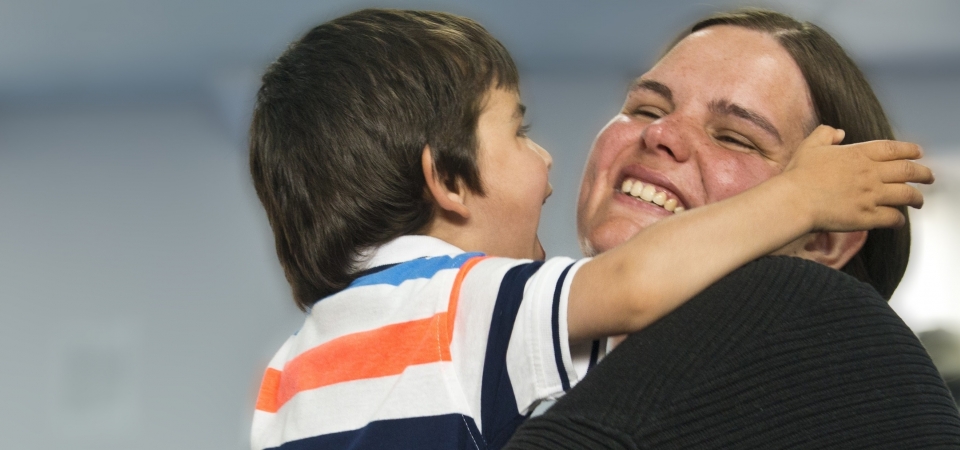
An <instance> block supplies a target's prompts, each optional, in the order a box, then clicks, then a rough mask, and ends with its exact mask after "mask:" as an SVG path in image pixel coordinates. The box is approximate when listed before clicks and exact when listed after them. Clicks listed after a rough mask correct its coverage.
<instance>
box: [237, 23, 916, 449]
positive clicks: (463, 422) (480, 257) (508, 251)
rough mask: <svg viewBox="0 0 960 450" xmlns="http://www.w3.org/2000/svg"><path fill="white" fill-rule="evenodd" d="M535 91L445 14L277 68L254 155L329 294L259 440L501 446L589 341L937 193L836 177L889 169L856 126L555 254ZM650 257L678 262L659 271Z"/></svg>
mask: <svg viewBox="0 0 960 450" xmlns="http://www.w3.org/2000/svg"><path fill="white" fill-rule="evenodd" d="M523 109H524V108H523V106H522V105H521V104H520V103H519V95H518V76H517V72H516V68H515V67H514V65H513V61H512V60H511V59H510V56H509V54H508V53H507V52H506V50H505V49H504V48H503V47H502V45H500V44H499V43H498V42H497V41H496V40H495V39H493V38H492V37H491V36H490V35H489V34H488V33H486V31H485V30H484V29H483V28H481V27H480V26H479V25H477V24H476V23H474V22H472V21H470V20H468V19H464V18H461V17H457V16H453V15H449V14H443V13H428V12H404V11H384V10H364V11H359V12H357V13H353V14H350V15H347V16H344V17H341V18H339V19H336V20H333V21H331V22H328V23H326V24H323V25H320V26H318V27H316V28H314V29H313V30H311V31H310V32H309V33H308V34H307V35H306V36H304V37H303V38H302V39H301V40H300V41H298V42H297V43H295V44H294V45H293V46H291V48H290V49H288V50H287V52H286V53H284V55H282V56H281V57H280V58H279V59H278V61H277V62H276V63H275V64H274V65H273V66H271V68H270V69H269V70H268V71H267V73H266V75H264V78H263V87H262V88H261V90H260V93H259V96H258V102H257V107H256V111H255V113H254V119H253V125H252V128H251V172H252V174H253V178H254V183H255V185H256V188H257V193H258V195H259V196H260V199H261V201H262V202H263V204H264V207H265V209H266V210H267V215H268V217H269V219H270V223H271V225H272V227H273V229H274V233H275V237H276V244H277V253H278V256H279V258H280V261H281V264H282V265H283V266H284V269H285V272H286V275H287V279H288V281H289V282H290V284H291V286H292V287H293V292H294V297H295V299H296V301H297V304H298V305H299V306H300V307H301V308H303V309H309V310H310V313H309V316H308V318H307V320H306V323H305V324H304V326H303V328H302V329H301V330H300V331H299V332H298V333H297V334H296V335H295V336H293V337H291V338H290V339H289V340H288V341H287V342H286V343H285V344H284V345H283V347H282V348H281V349H280V350H279V352H278V353H277V355H276V356H275V357H274V359H273V360H272V361H271V362H270V365H269V367H268V369H267V372H266V374H265V376H264V381H263V384H262V387H261V391H260V396H259V398H258V401H257V411H256V413H255V417H254V424H253V447H254V448H273V447H281V448H365V447H391V448H499V447H501V446H503V445H504V444H505V443H506V441H507V439H509V437H510V435H511V434H512V433H513V430H514V429H515V428H516V427H517V426H518V425H519V423H521V422H522V421H523V420H524V418H525V415H526V414H528V413H529V412H530V410H531V409H532V408H533V407H534V406H535V405H536V404H537V403H538V402H539V401H540V400H543V399H547V398H553V397H557V396H559V395H562V394H563V392H564V391H566V390H567V389H569V388H570V386H571V385H573V384H575V383H576V382H577V381H578V380H579V379H580V378H581V377H582V376H583V374H582V373H581V372H578V371H577V370H576V369H574V368H573V360H572V357H571V343H579V342H588V343H589V341H590V340H591V339H596V338H600V337H605V336H610V335H616V334H622V333H628V332H632V331H636V330H638V329H640V328H643V327H644V326H646V325H647V324H649V323H651V322H653V321H655V320H657V319H658V318H660V317H662V316H663V315H665V314H666V313H668V312H669V311H671V310H672V309H674V308H675V307H676V306H678V305H679V304H680V303H682V302H683V301H685V300H687V299H689V298H690V297H692V296H693V295H694V294H696V293H697V292H699V291H700V290H702V289H703V288H705V287H706V286H708V285H709V284H710V283H712V282H713V281H715V280H717V279H718V278H720V277H721V276H723V275H724V274H726V273H728V272H730V271H732V270H733V269H735V268H736V267H738V266H740V265H742V264H744V263H746V262H747V261H750V260H752V259H754V258H756V257H758V256H761V255H764V254H767V253H769V252H771V251H773V250H775V249H777V248H779V247H781V246H783V245H785V244H787V243H788V242H790V241H792V240H793V239H795V238H797V237H799V236H800V235H802V234H804V233H806V232H808V231H811V230H814V229H817V230H821V229H830V230H837V231H845V230H851V229H869V228H874V227H877V226H892V225H896V224H898V223H899V221H900V220H902V216H900V215H899V213H897V212H896V211H895V210H893V209H892V208H886V207H880V208H867V209H868V210H867V211H865V210H864V209H863V208H862V205H864V204H869V205H877V204H882V205H891V204H894V205H899V204H914V205H917V204H918V203H919V201H920V198H919V194H918V193H917V192H916V191H915V190H912V189H910V190H908V193H907V194H900V195H899V196H897V197H896V200H890V199H887V200H886V201H881V199H884V198H886V197H889V194H890V192H891V190H892V189H893V188H894V187H892V186H889V185H884V184H883V183H882V182H880V181H878V180H877V179H878V178H879V177H857V178H856V179H855V180H844V177H842V176H836V175H837V174H852V173H854V172H853V171H854V170H860V171H863V170H868V171H869V172H870V173H872V174H875V173H877V172H880V169H879V165H878V163H874V162H873V161H869V160H868V158H859V159H857V158H848V159H846V160H845V161H851V160H855V161H854V162H852V163H851V162H846V163H839V161H840V159H838V158H837V157H836V156H835V155H836V154H837V153H836V152H838V151H840V150H837V149H835V148H829V147H827V146H828V145H829V144H831V143H832V142H839V140H840V138H841V136H840V133H836V132H834V130H832V129H829V128H826V127H823V128H820V129H818V130H817V131H815V132H814V133H813V135H812V136H811V137H810V138H808V140H807V141H805V144H804V145H802V146H801V149H800V150H798V153H797V158H795V163H794V164H792V165H791V166H789V167H788V168H787V169H786V170H785V171H784V173H783V174H782V175H780V176H776V177H774V178H773V179H771V180H770V181H768V182H765V183H763V184H761V185H760V186H758V187H757V188H755V189H752V190H750V191H747V192H745V193H744V194H741V195H739V196H736V197H733V198H731V199H728V200H725V201H723V202H719V203H716V204H713V205H709V206H704V207H701V208H697V209H695V210H692V211H687V212H683V213H682V214H679V215H677V216H675V217H672V218H670V219H667V220H665V221H663V223H664V225H657V226H651V227H649V228H647V229H646V230H644V231H643V232H641V233H640V234H638V235H637V236H636V237H635V238H633V239H631V240H630V241H628V242H627V243H626V244H624V245H623V246H621V247H618V248H616V249H614V250H611V251H609V252H607V253H605V254H603V255H601V256H598V257H596V258H594V259H588V260H579V261H575V260H573V259H569V258H551V259H549V260H547V261H540V260H542V259H543V257H544V255H543V249H542V248H541V247H540V244H539V242H538V240H537V236H536V230H537V226H538V222H539V215H540V208H541V206H542V204H543V202H544V201H545V200H546V198H547V196H549V194H550V185H549V182H548V177H547V174H548V171H549V167H550V163H551V159H550V156H549V154H548V153H546V151H544V150H543V149H542V148H540V147H539V146H537V145H536V144H535V143H533V142H532V141H531V140H530V139H528V138H527V137H526V136H525V127H524V126H523V123H522V121H523ZM849 151H850V152H859V153H860V154H862V155H867V156H869V155H870V154H871V152H875V151H876V148H875V147H870V146H859V147H853V148H851V149H850V150H849ZM831 152H833V153H831ZM908 156H916V155H909V154H904V155H902V156H898V158H902V157H908ZM838 165H839V167H837V166H838ZM921 172H922V171H921ZM831 175H832V176H831ZM861 178H862V180H861ZM918 178H921V177H918ZM823 180H835V181H832V182H824V181H823ZM841 181H842V182H841ZM893 181H894V184H895V185H896V186H897V187H903V186H902V182H904V181H918V180H914V179H910V180H905V179H904V180H900V179H898V180H893ZM888 182H890V180H888ZM614 188H617V189H620V188H622V187H621V186H616V187H614V186H611V189H614ZM631 188H632V187H631ZM901 191H902V190H901ZM658 196H659V197H660V198H659V200H660V201H661V202H662V204H663V206H665V207H666V206H668V205H670V206H672V208H668V209H671V210H672V211H677V210H678V208H681V209H680V211H682V208H684V207H685V206H686V205H684V204H683V201H682V199H680V198H673V195H672V194H669V193H664V192H661V193H654V197H658ZM757 211H763V212H764V213H763V214H757ZM743 217H750V219H751V220H749V221H748V222H749V227H748V225H747V224H744V223H743V222H744V221H743ZM717 236H722V237H723V238H724V239H719V240H718V239H717ZM671 244H677V246H679V244H683V245H684V247H683V248H684V249H687V250H686V251H684V252H683V253H682V254H676V253H677V252H675V251H673V249H674V248H675V247H673V246H671ZM641 256H642V257H641ZM514 258H516V259H514ZM531 260H532V261H531ZM644 261H654V262H661V261H662V264H664V265H668V266H670V268H672V269H673V270H672V271H670V273H675V274H676V277H675V279H673V280H670V282H669V283H659V284H658V283H656V282H655V281H656V280H652V279H650V276H649V275H647V274H648V272H653V271H648V270H644V267H643V266H644V264H647V263H645V262H644ZM660 269H661V270H660V272H662V271H663V270H662V267H661V268H660ZM658 273H659V272H658ZM588 345H589V344H588ZM597 347H598V346H597V345H596V344H595V347H594V348H595V349H596V350H597V351H595V352H594V359H595V358H596V356H597V355H596V354H597V353H599V348H597Z"/></svg>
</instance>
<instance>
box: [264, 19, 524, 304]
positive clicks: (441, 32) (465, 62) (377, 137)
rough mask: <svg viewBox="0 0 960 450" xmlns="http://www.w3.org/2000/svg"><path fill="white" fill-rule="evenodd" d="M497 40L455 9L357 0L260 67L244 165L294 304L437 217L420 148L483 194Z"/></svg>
mask: <svg viewBox="0 0 960 450" xmlns="http://www.w3.org/2000/svg"><path fill="white" fill-rule="evenodd" d="M518 82H519V80H518V74H517V69H516V66H515V65H514V62H513V60H512V58H511V57H510V55H509V53H508V52H507V50H506V49H505V48H504V47H503V45H502V44H500V42H498V41H497V40H496V39H494V38H493V37H492V36H491V35H490V34H489V33H488V32H487V31H486V30H485V29H484V28H483V27H481V26H480V25H479V24H477V23H476V22H474V21H472V20H470V19H467V18H464V17H460V16H456V15H453V14H447V13H440V12H424V11H399V10H383V9H365V10H362V11H357V12H355V13H352V14H348V15H346V16H343V17H340V18H337V19H334V20H332V21H330V22H327V23H324V24H322V25H319V26H317V27H316V28H314V29H312V30H310V31H309V32H308V33H307V34H306V35H305V36H303V37H302V38H301V39H300V40H298V41H296V42H294V43H293V44H292V45H291V46H290V48H288V49H287V51H286V52H284V53H283V55H281V56H280V58H279V59H277V61H276V62H274V63H273V64H272V65H271V66H270V68H269V69H268V70H267V72H266V74H264V76H263V85H262V86H261V88H260V90H259V92H258V94H257V102H256V107H255V109H254V113H253V121H252V124H251V127H250V173H251V175H252V176H253V181H254V186H255V187H256V190H257V195H258V196H259V197H260V201H261V202H262V203H263V206H264V208H265V209H266V211H267V217H268V219H269V221H270V225H271V226H272V228H273V232H274V236H275V240H276V247H277V256H278V257H279V259H280V264H281V265H282V266H283V268H284V272H285V273H286V277H287V280H288V281H289V282H290V285H291V287H292V288H293V296H294V299H295V301H296V303H297V306H299V307H300V308H301V309H307V308H309V307H310V306H311V305H313V304H314V303H315V302H316V301H318V300H320V299H321V298H323V297H325V296H327V295H330V294H332V293H334V292H337V291H339V290H341V289H343V288H345V287H346V286H347V285H348V284H349V283H350V282H351V281H352V280H353V279H354V278H355V277H356V272H357V266H358V262H360V259H361V258H362V256H363V252H364V251H365V250H367V249H371V248H373V247H375V246H378V245H381V244H384V243H386V242H388V241H390V240H392V239H394V238H396V237H399V236H402V235H406V234H412V233H415V232H417V231H418V230H421V229H422V228H424V227H425V226H426V225H427V224H428V222H429V221H430V220H431V218H432V217H433V211H434V210H433V203H432V199H431V198H430V197H429V194H428V193H427V191H426V186H425V180H424V177H423V171H422V168H421V154H422V152H423V149H424V147H425V146H428V145H429V146H430V150H431V153H432V155H433V158H434V161H435V165H436V171H437V173H438V174H439V176H440V177H441V179H442V181H443V182H445V183H447V184H448V185H449V186H451V187H453V186H454V185H455V184H457V183H462V184H463V185H464V186H466V187H467V188H468V189H470V190H472V191H474V192H477V193H479V194H481V195H482V194H483V186H482V183H481V177H480V173H479V172H478V168H477V138H476V128H477V120H478V118H479V116H480V112H481V110H482V108H483V104H484V101H485V98H486V93H487V92H488V90H489V89H490V88H491V87H498V88H505V89H511V90H516V89H518Z"/></svg>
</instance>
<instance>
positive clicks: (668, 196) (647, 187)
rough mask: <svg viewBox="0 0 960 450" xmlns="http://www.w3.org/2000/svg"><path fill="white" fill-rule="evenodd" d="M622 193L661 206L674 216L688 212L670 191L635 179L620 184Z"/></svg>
mask: <svg viewBox="0 0 960 450" xmlns="http://www.w3.org/2000/svg"><path fill="white" fill-rule="evenodd" d="M620 192H621V193H623V194H624V195H629V196H630V197H633V198H635V199H638V200H641V201H644V202H647V203H650V204H652V205H656V206H659V207H661V208H663V209H665V210H667V211H669V212H672V213H674V214H677V213H681V212H683V211H685V210H686V208H684V207H683V205H681V204H680V201H679V200H678V199H677V198H676V196H674V195H673V194H672V193H670V192H669V191H666V190H664V189H662V188H658V187H657V186H654V185H653V184H650V183H644V182H642V181H640V180H637V179H634V178H630V177H627V178H624V180H623V182H622V183H621V184H620Z"/></svg>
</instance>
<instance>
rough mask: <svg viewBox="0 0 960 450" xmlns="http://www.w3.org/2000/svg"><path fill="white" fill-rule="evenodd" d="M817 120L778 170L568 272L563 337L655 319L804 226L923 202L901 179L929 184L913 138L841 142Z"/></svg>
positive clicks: (855, 223)
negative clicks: (839, 144) (570, 274)
mask: <svg viewBox="0 0 960 450" xmlns="http://www.w3.org/2000/svg"><path fill="white" fill-rule="evenodd" d="M841 139H842V132H840V131H837V130H834V129H833V128H830V127H825V126H821V127H819V128H817V130H815V131H814V132H813V133H811V135H810V136H809V137H808V138H807V139H806V140H805V141H804V142H803V143H801V145H800V148H799V149H798V150H797V152H796V155H795V156H794V158H793V160H792V161H791V163H790V164H789V165H788V166H787V168H786V169H785V170H784V172H783V173H782V174H780V175H777V176H774V177H772V178H770V179H769V180H767V181H765V182H763V183H761V184H759V185H757V186H755V187H753V188H751V189H748V190H747V191H744V192H743V193H741V194H738V195H735V196H733V197H730V198H728V199H725V200H723V201H720V202H717V203H713V204H709V205H705V206H702V207H698V208H695V209H691V210H688V211H685V212H683V213H681V214H677V215H675V216H672V217H669V218H666V219H664V220H662V221H660V222H658V223H656V224H654V225H651V226H649V227H647V228H645V229H643V230H642V231H640V232H639V233H637V234H636V235H635V236H634V237H632V238H631V239H629V240H628V241H627V242H625V243H624V244H622V245H620V246H618V247H616V248H614V249H612V250H610V251H607V252H605V253H603V254H601V255H599V256H597V257H595V258H594V259H593V260H591V261H589V262H588V263H586V264H584V265H583V267H581V268H580V270H579V271H578V272H577V273H576V274H575V276H574V279H573V281H572V284H571V288H570V297H569V304H568V312H567V322H568V332H569V336H570V340H571V341H577V340H582V339H592V338H597V337H601V336H611V335H616V334H623V333H630V332H633V331H637V330H639V329H641V328H643V327H645V326H647V325H648V324H650V323H652V322H654V321H656V320H657V319H659V318H661V317H663V316H664V315H666V314H667V313H669V312H670V311H672V310H673V309H675V308H676V307H677V306H679V305H680V304H682V303H683V302H685V301H687V300H689V299H690V298H692V297H693V296H694V295H696V294H697V293H699V292H700V291H702V290H703V289H705V288H706V287H707V286H709V285H710V284H713V283H714V282H715V281H717V280H719V279H720V278H721V277H723V276H724V275H726V274H728V273H730V272H732V271H733V270H734V269H736V268H738V267H740V266H741V265H743V264H745V263H747V262H749V261H752V260H753V259H756V258H758V257H760V256H763V255H766V254H769V253H771V252H773V251H774V250H777V249H778V248H780V247H783V246H784V245H786V244H788V243H790V242H791V241H793V240H795V239H797V238H799V237H800V236H802V235H804V234H806V233H808V232H811V231H853V230H869V229H872V228H881V227H896V226H901V225H902V224H903V223H904V220H905V219H904V217H903V215H902V214H900V212H899V211H897V210H896V209H895V208H894V207H895V206H900V205H910V206H913V207H919V206H920V205H922V203H923V197H922V195H921V194H920V192H919V191H918V190H917V189H916V188H914V187H912V186H909V185H907V184H906V182H919V183H931V182H932V181H933V175H932V173H931V172H930V170H929V169H927V168H926V167H924V166H922V165H919V164H917V163H913V162H910V161H905V159H916V158H919V157H920V156H921V155H920V153H921V152H920V149H919V147H917V146H916V145H913V144H907V143H901V142H892V141H874V142H866V143H861V144H854V145H849V146H843V147H836V146H830V144H831V143H832V142H839V141H840V140H841Z"/></svg>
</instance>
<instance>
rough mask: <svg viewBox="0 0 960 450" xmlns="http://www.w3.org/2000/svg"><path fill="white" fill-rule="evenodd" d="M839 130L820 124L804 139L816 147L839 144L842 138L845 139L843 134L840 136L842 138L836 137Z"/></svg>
mask: <svg viewBox="0 0 960 450" xmlns="http://www.w3.org/2000/svg"><path fill="white" fill-rule="evenodd" d="M838 131H840V130H837V129H836V128H833V127H831V126H828V125H818V126H817V128H815V129H814V130H813V131H812V132H810V134H809V135H808V136H807V138H806V139H804V140H805V141H806V143H808V144H811V146H814V147H821V146H825V145H833V144H838V143H840V140H843V136H842V135H841V136H840V140H837V139H836V138H837V132H838Z"/></svg>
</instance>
